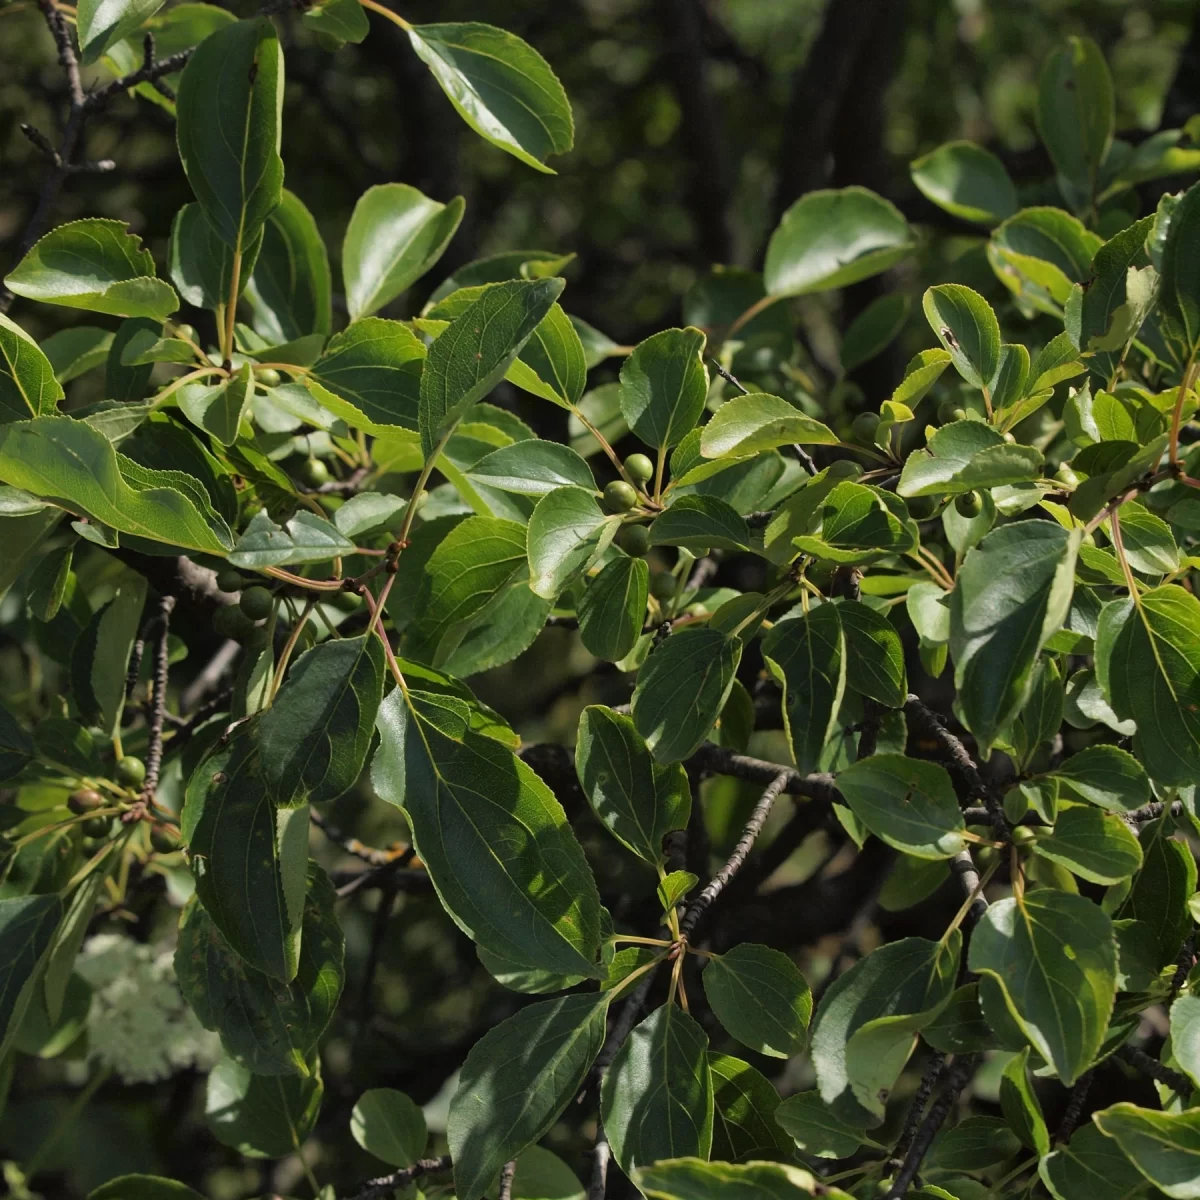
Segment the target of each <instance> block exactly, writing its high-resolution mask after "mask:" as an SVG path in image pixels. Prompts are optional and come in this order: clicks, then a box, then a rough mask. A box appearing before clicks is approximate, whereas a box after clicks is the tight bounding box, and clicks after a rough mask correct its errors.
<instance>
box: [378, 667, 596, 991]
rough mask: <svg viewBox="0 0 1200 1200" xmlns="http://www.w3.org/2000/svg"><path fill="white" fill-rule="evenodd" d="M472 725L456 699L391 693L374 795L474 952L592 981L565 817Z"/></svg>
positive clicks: (584, 883) (585, 910)
mask: <svg viewBox="0 0 1200 1200" xmlns="http://www.w3.org/2000/svg"><path fill="white" fill-rule="evenodd" d="M469 719H470V711H469V709H468V707H467V705H466V704H464V703H463V702H462V701H461V700H458V699H456V698H451V697H443V696H438V695H435V694H433V693H429V692H418V691H415V690H411V689H410V692H409V697H408V698H406V697H405V695H404V694H403V693H402V692H401V691H399V690H397V691H394V692H392V693H391V695H389V696H388V697H387V698H386V699H385V700H384V702H383V703H382V704H381V705H380V708H379V717H378V720H377V726H378V729H379V736H380V747H379V750H378V751H377V752H376V755H375V760H374V763H373V766H372V773H371V778H372V782H373V783H374V786H375V790H376V791H377V792H378V793H379V795H380V796H381V797H382V798H383V799H384V800H386V801H388V803H390V804H395V805H397V806H398V807H400V808H401V809H402V810H403V812H404V815H405V818H406V819H407V820H408V823H409V826H410V827H411V829H412V833H413V844H414V845H415V846H416V848H417V853H418V854H419V855H420V856H421V859H422V861H423V862H424V863H425V866H426V869H427V870H428V871H429V875H430V877H431V878H432V880H433V884H434V887H435V888H436V889H437V893H438V897H439V899H440V900H441V902H442V905H443V906H444V907H445V909H446V911H447V912H449V913H450V915H451V916H452V917H453V918H454V920H455V922H456V923H457V924H458V926H459V927H460V928H461V929H462V930H463V931H464V932H465V933H467V934H468V935H469V936H470V937H471V938H473V939H474V940H475V941H476V942H478V943H479V944H480V946H481V947H482V948H485V949H487V950H488V951H490V952H492V953H493V954H496V955H499V956H501V957H503V958H505V959H507V960H509V961H510V962H512V963H514V964H517V965H520V966H522V967H528V968H533V969H538V970H546V971H554V972H557V973H559V974H562V975H565V976H571V977H573V978H580V977H590V978H598V977H599V973H598V971H597V968H596V967H594V965H593V963H594V961H595V958H596V955H597V952H598V950H599V945H600V898H599V895H598V894H597V892H596V884H595V882H594V880H593V879H592V875H591V872H590V870H589V869H588V866H587V862H586V860H585V859H584V857H583V851H582V850H581V849H580V847H579V843H578V842H577V841H576V840H575V835H574V834H573V833H572V831H571V828H570V826H569V825H568V824H567V821H566V817H565V815H564V813H563V810H562V807H561V805H560V804H559V803H558V801H557V800H556V799H555V798H554V794H553V793H552V792H551V791H550V789H549V788H548V787H547V786H546V785H545V784H544V783H543V782H542V780H541V779H540V778H538V776H537V775H535V774H534V772H533V771H532V770H530V768H529V767H527V766H526V765H525V764H524V763H523V762H522V761H521V760H520V759H518V758H516V757H515V756H514V755H513V754H512V752H511V751H509V750H507V749H505V748H504V747H503V746H501V745H499V744H498V743H497V742H495V741H493V740H492V739H491V738H489V737H485V736H483V735H481V734H478V733H476V732H474V731H473V730H472V729H470V728H468V721H469Z"/></svg>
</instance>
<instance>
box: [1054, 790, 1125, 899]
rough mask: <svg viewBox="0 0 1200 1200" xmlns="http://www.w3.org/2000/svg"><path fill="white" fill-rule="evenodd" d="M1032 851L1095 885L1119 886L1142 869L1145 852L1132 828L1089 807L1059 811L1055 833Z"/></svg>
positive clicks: (1066, 808)
mask: <svg viewBox="0 0 1200 1200" xmlns="http://www.w3.org/2000/svg"><path fill="white" fill-rule="evenodd" d="M1033 849H1034V852H1035V853H1036V854H1039V855H1041V857H1042V858H1048V859H1050V861H1051V862H1056V863H1058V864H1059V865H1060V866H1063V867H1066V868H1067V870H1068V871H1070V872H1071V873H1072V874H1075V875H1078V876H1079V877H1080V878H1081V879H1089V880H1091V881H1092V882H1093V883H1120V881H1121V880H1122V879H1128V878H1129V877H1130V876H1131V875H1132V874H1133V873H1134V872H1135V871H1136V870H1137V869H1138V868H1139V867H1140V866H1141V865H1142V848H1141V846H1140V845H1139V843H1138V840H1137V837H1136V836H1135V835H1134V834H1133V832H1132V831H1131V830H1130V828H1129V826H1128V825H1126V824H1125V822H1124V821H1123V820H1122V819H1121V818H1120V817H1119V816H1117V815H1116V814H1106V813H1102V812H1101V811H1100V810H1099V809H1096V808H1093V807H1091V805H1088V804H1072V805H1069V806H1067V807H1060V809H1059V812H1058V818H1057V820H1056V821H1055V822H1054V829H1053V830H1052V831H1051V832H1050V833H1049V834H1048V835H1047V836H1045V837H1039V838H1038V839H1037V841H1036V842H1034V844H1033Z"/></svg>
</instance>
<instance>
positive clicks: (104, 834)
mask: <svg viewBox="0 0 1200 1200" xmlns="http://www.w3.org/2000/svg"><path fill="white" fill-rule="evenodd" d="M81 825H82V829H83V836H84V837H89V838H103V839H105V840H107V838H108V835H109V833H110V832H111V831H112V821H111V819H110V818H108V817H88V819H87V820H86V821H83V822H82V823H81Z"/></svg>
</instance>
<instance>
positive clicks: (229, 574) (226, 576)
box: [217, 567, 242, 592]
mask: <svg viewBox="0 0 1200 1200" xmlns="http://www.w3.org/2000/svg"><path fill="white" fill-rule="evenodd" d="M217 587H219V588H220V589H221V591H223V592H240V591H241V590H242V577H241V575H240V574H239V573H238V572H237V571H235V570H234V569H233V568H232V567H226V568H225V570H223V571H218V572H217Z"/></svg>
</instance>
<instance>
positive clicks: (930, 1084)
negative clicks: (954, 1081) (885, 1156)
mask: <svg viewBox="0 0 1200 1200" xmlns="http://www.w3.org/2000/svg"><path fill="white" fill-rule="evenodd" d="M945 1069H946V1056H945V1054H943V1053H942V1051H940V1050H936V1051H934V1053H933V1054H932V1055H931V1056H930V1059H929V1062H928V1064H927V1065H926V1067H925V1073H924V1074H923V1075H922V1076H921V1082H920V1084H919V1085H918V1086H917V1090H916V1093H915V1094H914V1095H913V1100H912V1105H911V1107H910V1108H909V1110H908V1116H907V1117H905V1119H904V1128H903V1129H902V1130H901V1131H900V1139H899V1140H898V1141H897V1142H896V1146H895V1148H894V1149H893V1150H892V1163H894V1164H895V1166H896V1168H897V1169H899V1168H900V1167H902V1166H903V1165H904V1158H905V1155H907V1154H908V1151H909V1149H910V1147H911V1146H912V1144H913V1138H915V1137H916V1136H917V1130H918V1129H919V1128H920V1126H921V1118H922V1117H923V1116H924V1115H925V1106H926V1105H927V1104H928V1103H929V1097H930V1096H932V1095H933V1089H934V1088H935V1087H937V1085H938V1084H939V1083H940V1082H941V1079H942V1075H943V1073H944V1072H945Z"/></svg>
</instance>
